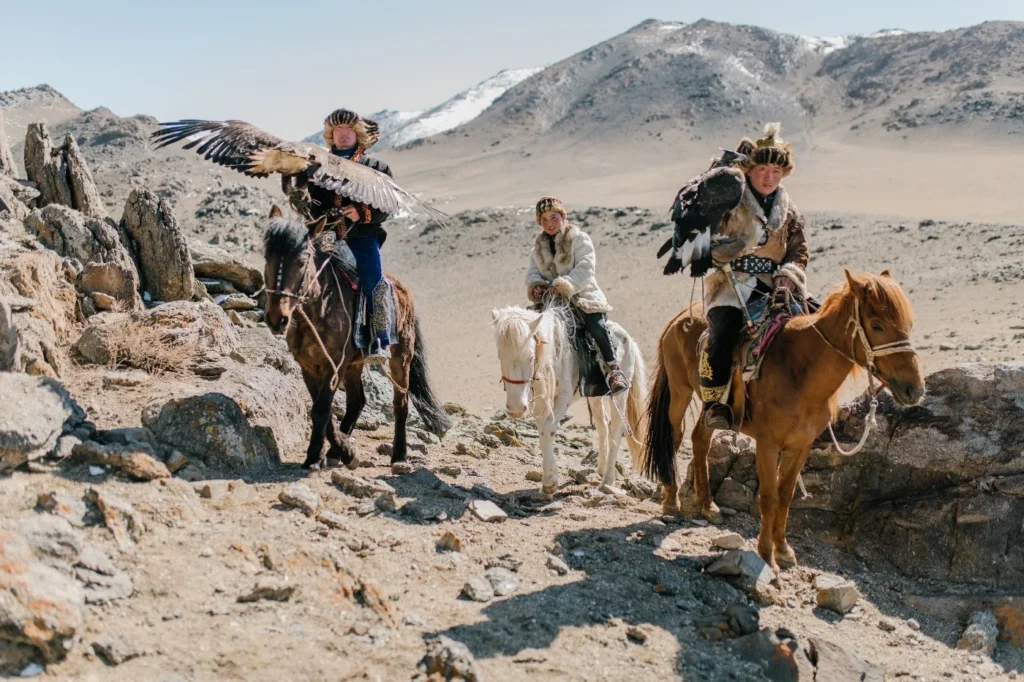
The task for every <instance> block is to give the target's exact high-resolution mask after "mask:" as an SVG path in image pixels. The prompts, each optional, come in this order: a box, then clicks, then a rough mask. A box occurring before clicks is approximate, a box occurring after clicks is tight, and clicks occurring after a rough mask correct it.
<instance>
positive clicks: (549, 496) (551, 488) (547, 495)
mask: <svg viewBox="0 0 1024 682" xmlns="http://www.w3.org/2000/svg"><path fill="white" fill-rule="evenodd" d="M557 489H558V484H557V483H552V484H550V485H542V486H541V487H540V496H541V498H543V499H545V500H553V499H555V491H556V490H557Z"/></svg>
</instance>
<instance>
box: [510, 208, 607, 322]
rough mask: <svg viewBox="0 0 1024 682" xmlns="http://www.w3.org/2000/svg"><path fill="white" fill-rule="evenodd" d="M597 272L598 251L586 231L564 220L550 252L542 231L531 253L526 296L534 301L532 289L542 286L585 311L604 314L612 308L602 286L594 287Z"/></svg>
mask: <svg viewBox="0 0 1024 682" xmlns="http://www.w3.org/2000/svg"><path fill="white" fill-rule="evenodd" d="M596 272H597V254H596V253H595V252H594V243H593V242H592V241H590V236H589V235H587V233H586V232H583V231H581V230H580V229H579V228H578V227H576V226H575V225H572V224H570V223H566V224H565V226H564V227H563V228H562V231H561V232H559V233H558V234H557V235H555V252H554V254H552V253H551V246H550V241H549V240H548V237H547V235H545V234H544V232H543V231H541V232H539V233H538V234H537V238H536V239H535V240H534V242H533V250H532V251H531V252H530V265H529V268H528V269H527V272H526V295H527V297H529V299H530V301H532V302H534V303H537V302H538V301H537V300H536V299H535V298H534V296H533V288H534V287H535V286H537V285H542V286H546V287H550V288H551V289H552V290H553V291H554V292H555V293H556V294H558V295H559V296H563V297H565V298H567V299H569V300H570V301H571V302H572V304H573V305H575V306H577V307H578V308H579V309H580V310H582V311H583V312H584V313H607V312H610V311H611V309H612V307H611V306H610V305H608V299H607V298H605V295H604V292H603V291H601V287H599V286H597V277H596Z"/></svg>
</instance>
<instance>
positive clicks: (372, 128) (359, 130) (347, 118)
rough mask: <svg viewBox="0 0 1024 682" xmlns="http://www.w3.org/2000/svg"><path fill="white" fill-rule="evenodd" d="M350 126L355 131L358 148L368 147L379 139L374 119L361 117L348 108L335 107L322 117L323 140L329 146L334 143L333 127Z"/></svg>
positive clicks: (378, 128)
mask: <svg viewBox="0 0 1024 682" xmlns="http://www.w3.org/2000/svg"><path fill="white" fill-rule="evenodd" d="M338 126H351V127H352V130H354V131H356V144H357V145H359V148H360V149H364V150H365V149H369V148H370V147H372V146H373V145H375V144H376V143H377V140H379V139H380V126H379V125H377V122H376V121H371V120H370V119H368V118H362V117H361V116H359V114H357V113H356V112H354V111H351V110H349V109H335V110H334V111H332V112H331V113H330V114H329V115H328V116H327V118H325V119H324V142H325V143H326V144H327V147H328V148H330V147H331V146H333V145H334V129H335V128H336V127H338Z"/></svg>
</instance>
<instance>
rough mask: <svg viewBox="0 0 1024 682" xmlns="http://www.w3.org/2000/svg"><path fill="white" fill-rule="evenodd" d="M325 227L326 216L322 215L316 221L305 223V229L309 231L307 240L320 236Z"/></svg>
mask: <svg viewBox="0 0 1024 682" xmlns="http://www.w3.org/2000/svg"><path fill="white" fill-rule="evenodd" d="M326 225H327V216H326V215H322V216H320V217H319V218H317V219H316V220H313V221H310V222H308V223H306V227H307V228H308V229H309V238H310V239H316V238H317V237H319V236H320V233H321V232H323V231H324V227H325V226H326Z"/></svg>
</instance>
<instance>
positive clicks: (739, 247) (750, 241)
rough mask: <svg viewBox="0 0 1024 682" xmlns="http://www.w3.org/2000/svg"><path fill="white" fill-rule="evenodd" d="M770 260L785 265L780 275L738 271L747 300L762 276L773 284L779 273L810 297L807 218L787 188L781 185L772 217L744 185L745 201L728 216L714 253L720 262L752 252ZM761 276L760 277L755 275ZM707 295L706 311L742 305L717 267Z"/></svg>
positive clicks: (738, 277)
mask: <svg viewBox="0 0 1024 682" xmlns="http://www.w3.org/2000/svg"><path fill="white" fill-rule="evenodd" d="M750 254H752V255H755V256H760V257H762V258H768V259H769V260H772V261H774V262H775V263H778V264H779V268H778V270H776V272H775V274H774V275H771V274H756V275H754V274H750V273H746V272H736V271H735V270H734V271H733V274H735V275H736V281H737V282H738V284H739V290H740V292H741V293H742V294H743V303H744V304H746V302H747V300H749V298H750V294H751V293H753V291H754V288H755V287H756V286H757V280H760V281H762V282H763V283H765V284H767V285H768V286H770V287H771V286H773V281H772V280H773V279H774V278H775V277H787V278H789V279H791V280H792V281H793V282H795V283H796V285H797V290H798V291H799V292H800V293H801V295H803V296H806V295H807V276H806V275H805V274H804V269H805V268H806V267H807V260H808V253H807V236H806V235H805V234H804V217H803V216H802V215H801V214H800V211H799V210H797V208H796V206H795V205H793V202H791V201H790V200H789V194H788V193H787V192H786V188H785V187H782V186H779V189H778V190H776V191H775V198H774V202H773V203H772V205H771V208H770V210H769V213H768V215H767V216H765V214H764V209H762V208H761V204H760V202H758V200H757V196H756V195H755V194H754V192H753V190H751V189H750V186H749V185H747V184H744V186H743V196H742V197H741V199H740V205H739V206H737V207H736V208H735V209H733V210H732V211H730V212H729V213H728V214H727V215H726V217H725V218H724V219H723V220H722V226H721V228H720V229H719V231H718V232H717V233H716V235H715V236H714V237H713V238H712V240H711V257H712V259H714V261H715V262H716V263H731V262H733V261H734V260H736V259H737V258H740V257H742V256H746V255H750ZM755 278H756V279H755ZM705 285H706V291H705V296H704V309H705V310H710V309H711V308H717V307H718V306H723V305H725V306H732V307H734V308H738V307H739V301H738V300H737V298H736V292H735V290H734V289H733V287H732V284H731V283H730V282H729V278H728V275H726V274H725V273H724V272H722V271H721V270H720V269H716V270H714V271H713V272H711V273H710V274H709V275H708V278H707V280H706V283H705Z"/></svg>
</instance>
